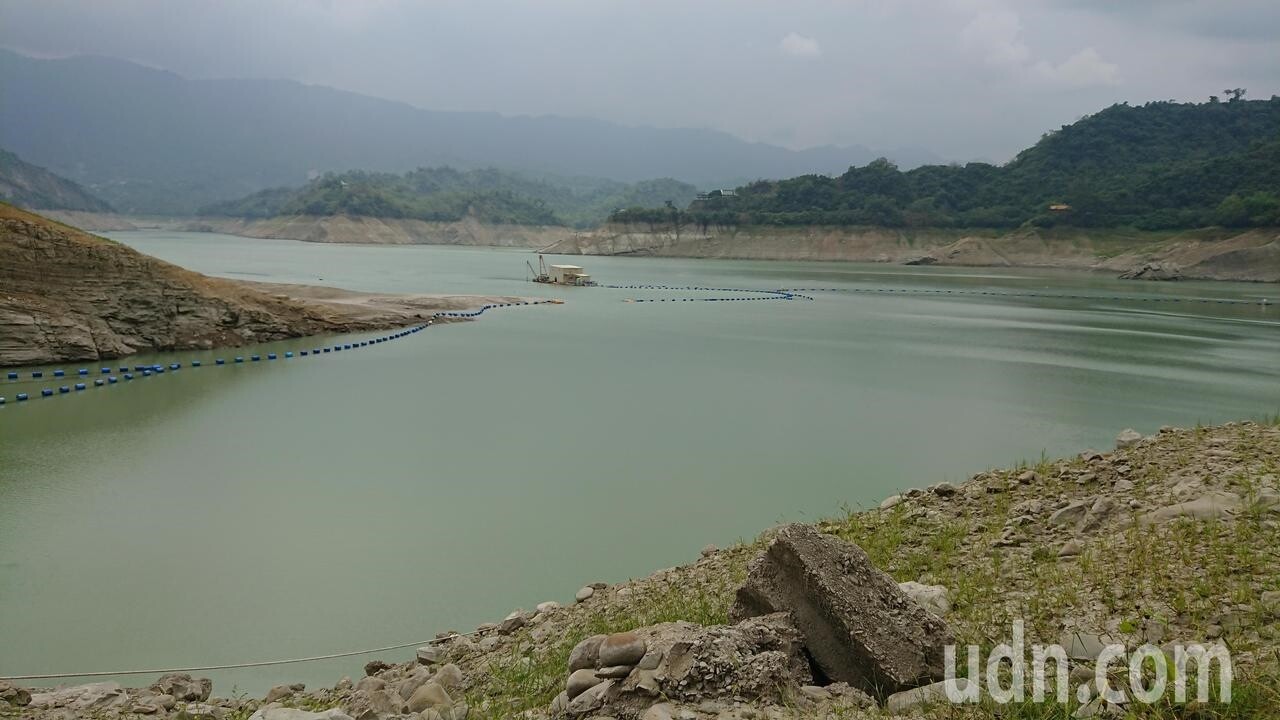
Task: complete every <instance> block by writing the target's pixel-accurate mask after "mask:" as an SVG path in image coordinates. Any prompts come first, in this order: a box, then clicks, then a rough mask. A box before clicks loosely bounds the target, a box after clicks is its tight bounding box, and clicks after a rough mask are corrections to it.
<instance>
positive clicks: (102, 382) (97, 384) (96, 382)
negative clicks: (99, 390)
mask: <svg viewBox="0 0 1280 720" xmlns="http://www.w3.org/2000/svg"><path fill="white" fill-rule="evenodd" d="M106 384H107V381H106V380H103V379H102V378H98V379H97V380H94V381H93V386H94V387H102V386H103V385H106Z"/></svg>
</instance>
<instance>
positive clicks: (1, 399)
mask: <svg viewBox="0 0 1280 720" xmlns="http://www.w3.org/2000/svg"><path fill="white" fill-rule="evenodd" d="M3 404H4V396H3V395H0V405H3Z"/></svg>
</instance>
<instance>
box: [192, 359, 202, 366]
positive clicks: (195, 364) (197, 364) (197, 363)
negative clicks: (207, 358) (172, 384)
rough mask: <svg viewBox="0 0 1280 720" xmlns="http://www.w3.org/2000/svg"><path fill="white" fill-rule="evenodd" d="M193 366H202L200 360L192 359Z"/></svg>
mask: <svg viewBox="0 0 1280 720" xmlns="http://www.w3.org/2000/svg"><path fill="white" fill-rule="evenodd" d="M191 367H200V361H199V360H192V361H191Z"/></svg>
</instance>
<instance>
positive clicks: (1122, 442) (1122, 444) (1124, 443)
mask: <svg viewBox="0 0 1280 720" xmlns="http://www.w3.org/2000/svg"><path fill="white" fill-rule="evenodd" d="M1112 427H1115V426H1114V425H1113V426H1112ZM1141 440H1142V433H1140V432H1138V431H1137V430H1134V429H1133V428H1125V429H1124V430H1121V431H1120V434H1119V435H1116V449H1117V450H1123V449H1124V448H1127V447H1132V446H1134V445H1137V444H1138V442H1139V441H1141Z"/></svg>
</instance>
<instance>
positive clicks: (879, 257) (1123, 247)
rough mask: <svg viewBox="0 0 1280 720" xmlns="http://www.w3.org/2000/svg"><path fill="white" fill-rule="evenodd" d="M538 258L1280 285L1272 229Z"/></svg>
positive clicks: (769, 242)
mask: <svg viewBox="0 0 1280 720" xmlns="http://www.w3.org/2000/svg"><path fill="white" fill-rule="evenodd" d="M543 252H547V253H553V254H562V255H617V256H641V257H684V258H720V259H738V260H812V261H848V262H866V263H891V264H897V265H944V266H957V267H1037V268H1062V269H1069V270H1088V271H1095V272H1104V273H1108V274H1112V275H1116V276H1121V277H1126V278H1127V279H1139V280H1177V279H1187V280H1233V281H1244V282H1280V230H1277V229H1275V228H1259V229H1253V230H1227V229H1222V228H1201V229H1196V230H1187V231H1182V232H1178V233H1172V232H1161V233H1155V232H1142V231H1136V230H1118V229H1117V230H1087V229H1053V230H1041V229H1035V228H1020V229H1017V230H1010V231H996V230H985V231H984V230H947V229H919V230H898V229H894V228H875V227H871V228H853V227H849V228H846V227H820V226H811V227H794V228H788V227H777V228H774V227H746V228H716V227H710V228H705V229H702V228H697V227H692V226H690V227H684V228H682V229H681V230H680V232H679V233H677V232H675V231H673V230H672V229H671V228H670V227H666V228H662V227H658V228H650V227H648V226H640V225H606V226H603V227H600V228H598V229H595V230H591V231H587V232H580V233H574V234H573V235H572V236H570V237H568V238H566V239H564V240H562V241H560V242H558V243H556V244H554V245H551V246H549V247H546V248H544V249H543ZM1144 269H1145V271H1144Z"/></svg>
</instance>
